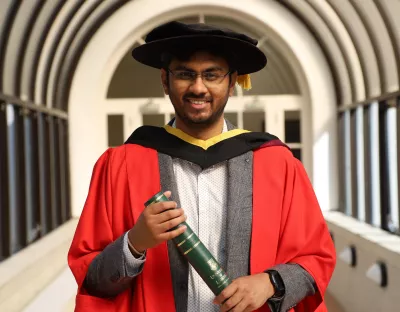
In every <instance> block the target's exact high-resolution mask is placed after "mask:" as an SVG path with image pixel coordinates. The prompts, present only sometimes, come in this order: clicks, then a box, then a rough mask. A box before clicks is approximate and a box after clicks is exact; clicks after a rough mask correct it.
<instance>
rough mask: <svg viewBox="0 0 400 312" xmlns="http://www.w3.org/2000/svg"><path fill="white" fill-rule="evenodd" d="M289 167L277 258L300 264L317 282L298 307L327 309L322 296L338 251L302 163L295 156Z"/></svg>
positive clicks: (313, 309) (297, 309)
mask: <svg viewBox="0 0 400 312" xmlns="http://www.w3.org/2000/svg"><path fill="white" fill-rule="evenodd" d="M289 170H291V171H292V174H293V178H292V179H288V181H287V183H288V184H289V185H288V186H287V187H288V189H291V192H289V196H288V198H287V199H286V203H285V204H286V206H287V209H285V210H284V211H283V215H282V219H281V221H282V222H281V229H282V230H281V238H280V240H279V242H280V243H279V247H278V260H279V262H280V263H297V264H299V265H301V266H302V267H303V268H304V269H305V270H306V271H307V272H308V273H309V274H310V275H311V276H312V277H313V278H314V280H315V282H316V286H317V288H318V291H317V293H316V294H315V295H314V296H312V297H306V298H305V299H304V300H303V301H302V302H300V303H299V304H298V305H297V306H296V308H295V310H296V311H324V310H325V305H321V303H322V301H323V299H322V298H323V296H324V294H325V291H326V288H327V287H328V284H329V281H330V279H331V276H332V273H333V270H334V267H335V264H336V252H335V248H334V245H333V241H332V238H331V236H330V234H329V230H328V227H327V225H326V222H325V219H324V217H323V215H322V211H321V209H320V206H319V204H318V201H317V198H316V196H315V193H314V190H313V188H312V185H311V183H310V181H309V179H308V176H307V173H306V172H305V170H304V167H303V165H302V164H301V163H300V161H298V160H297V159H295V158H293V169H292V168H290V169H289ZM289 176H290V174H289ZM290 195H291V196H290ZM287 250H289V251H290V253H287V252H286V251H287ZM279 258H280V259H279ZM319 306H320V308H318V307H319ZM317 308H318V310H317Z"/></svg>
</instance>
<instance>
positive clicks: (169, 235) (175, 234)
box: [160, 225, 187, 241]
mask: <svg viewBox="0 0 400 312" xmlns="http://www.w3.org/2000/svg"><path fill="white" fill-rule="evenodd" d="M186 229H187V226H186V225H182V226H180V227H178V228H177V229H175V230H172V231H170V232H166V233H163V234H161V235H160V240H161V241H167V240H170V239H174V238H175V237H178V236H179V235H181V234H182V233H183V232H185V231H186Z"/></svg>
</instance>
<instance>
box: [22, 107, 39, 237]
mask: <svg viewBox="0 0 400 312" xmlns="http://www.w3.org/2000/svg"><path fill="white" fill-rule="evenodd" d="M32 119H33V118H32V113H31V112H27V113H26V114H25V116H24V130H25V153H24V154H25V173H26V211H25V214H26V227H27V229H26V230H27V243H28V244H29V243H31V242H33V241H34V240H35V239H36V238H37V237H38V234H39V233H38V231H37V223H36V212H37V194H38V192H37V189H36V187H37V184H36V174H37V165H36V163H35V156H34V154H35V148H34V144H33V122H32Z"/></svg>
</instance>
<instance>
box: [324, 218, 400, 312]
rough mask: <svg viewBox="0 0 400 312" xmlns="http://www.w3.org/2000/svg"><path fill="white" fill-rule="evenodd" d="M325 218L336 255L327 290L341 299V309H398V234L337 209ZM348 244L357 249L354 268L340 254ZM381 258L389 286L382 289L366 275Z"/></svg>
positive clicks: (365, 311) (364, 311) (367, 311)
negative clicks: (331, 234) (384, 264)
mask: <svg viewBox="0 0 400 312" xmlns="http://www.w3.org/2000/svg"><path fill="white" fill-rule="evenodd" d="M325 218H326V220H327V221H328V226H329V229H330V230H331V232H332V233H333V237H334V241H335V247H336V251H337V254H338V259H337V264H336V268H335V273H334V275H333V278H332V280H331V283H330V285H329V293H330V294H331V295H332V296H333V297H335V298H336V299H337V300H339V301H340V304H341V306H342V307H343V308H344V310H345V311H344V312H358V311H360V312H361V311H362V312H375V311H400V303H399V290H400V237H398V236H396V235H391V234H389V233H387V232H385V231H383V230H381V229H378V228H374V227H372V226H370V225H368V224H365V223H362V222H360V221H357V220H356V219H353V218H351V217H348V216H345V215H343V214H342V213H340V212H328V213H326V214H325ZM350 245H354V246H355V248H356V254H357V265H356V266H355V267H351V266H350V265H348V264H347V263H346V262H345V261H343V260H342V259H340V257H339V255H340V254H341V253H342V251H343V250H344V249H345V248H346V247H348V246H350ZM382 260H383V261H384V262H385V263H386V265H387V269H388V271H387V273H388V286H387V287H385V288H382V287H380V286H379V285H378V284H376V283H375V282H374V281H372V280H371V279H369V278H367V276H366V272H367V271H368V269H369V268H370V267H371V266H372V265H373V264H374V263H376V261H382Z"/></svg>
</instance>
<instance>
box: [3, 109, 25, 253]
mask: <svg viewBox="0 0 400 312" xmlns="http://www.w3.org/2000/svg"><path fill="white" fill-rule="evenodd" d="M21 115H22V114H20V110H19V109H18V108H16V107H14V106H13V105H12V104H7V130H8V131H7V134H8V138H7V142H8V148H7V150H8V160H9V164H8V165H9V167H8V168H9V169H8V170H9V171H8V178H9V200H10V220H9V222H10V230H11V231H10V245H11V246H10V248H11V254H14V253H16V252H17V251H19V250H20V249H22V248H23V247H24V245H25V233H24V230H25V221H24V215H25V181H24V179H22V177H23V167H24V158H23V156H22V155H23V154H22V153H21V152H22V151H21V145H22V147H23V138H24V137H23V135H24V134H23V127H21V124H22V122H21ZM21 128H22V129H21ZM21 130H22V131H21ZM21 142H22V143H21Z"/></svg>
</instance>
